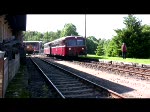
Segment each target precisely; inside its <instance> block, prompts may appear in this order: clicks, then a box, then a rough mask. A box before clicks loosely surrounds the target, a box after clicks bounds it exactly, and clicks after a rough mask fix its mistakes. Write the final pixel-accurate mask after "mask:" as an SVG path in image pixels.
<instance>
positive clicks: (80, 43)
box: [44, 36, 87, 57]
mask: <svg viewBox="0 0 150 112" xmlns="http://www.w3.org/2000/svg"><path fill="white" fill-rule="evenodd" d="M44 54H45V55H47V56H64V57H65V56H69V57H70V56H75V57H77V56H79V55H87V52H86V45H85V38H84V37H81V36H66V37H62V38H59V39H56V40H54V41H51V42H48V43H45V44H44Z"/></svg>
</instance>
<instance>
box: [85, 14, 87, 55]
mask: <svg viewBox="0 0 150 112" xmlns="http://www.w3.org/2000/svg"><path fill="white" fill-rule="evenodd" d="M85 45H86V14H85ZM86 51H87V47H86ZM85 56H87V55H85Z"/></svg>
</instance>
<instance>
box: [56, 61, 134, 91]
mask: <svg viewBox="0 0 150 112" xmlns="http://www.w3.org/2000/svg"><path fill="white" fill-rule="evenodd" d="M57 65H59V66H62V67H65V69H67V70H68V71H71V72H74V73H77V74H78V75H79V76H83V77H85V78H87V79H88V80H90V81H92V82H94V83H96V84H98V85H101V86H104V87H105V88H108V89H110V90H112V91H114V92H117V93H119V94H122V93H126V92H130V91H133V90H134V89H133V88H130V87H127V86H124V85H121V84H118V83H115V82H112V81H109V80H106V79H103V78H99V77H96V76H93V75H91V74H89V73H85V72H83V71H79V70H76V69H73V68H71V67H68V66H65V65H62V64H58V63H57Z"/></svg>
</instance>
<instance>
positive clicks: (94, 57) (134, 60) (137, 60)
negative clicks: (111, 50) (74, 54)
mask: <svg viewBox="0 0 150 112" xmlns="http://www.w3.org/2000/svg"><path fill="white" fill-rule="evenodd" d="M87 57H88V58H92V59H104V60H111V61H122V62H133V63H139V64H150V59H137V58H126V59H122V57H106V56H96V55H90V54H88V55H87Z"/></svg>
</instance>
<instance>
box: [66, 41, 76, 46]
mask: <svg viewBox="0 0 150 112" xmlns="http://www.w3.org/2000/svg"><path fill="white" fill-rule="evenodd" d="M76 45H77V43H76V40H67V46H76Z"/></svg>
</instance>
